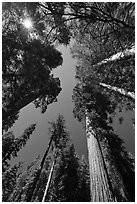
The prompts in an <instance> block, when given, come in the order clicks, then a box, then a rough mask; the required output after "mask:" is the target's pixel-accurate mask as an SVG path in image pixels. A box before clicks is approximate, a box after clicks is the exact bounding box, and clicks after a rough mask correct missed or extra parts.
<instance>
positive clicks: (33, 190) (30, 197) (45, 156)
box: [27, 135, 54, 202]
mask: <svg viewBox="0 0 137 204" xmlns="http://www.w3.org/2000/svg"><path fill="white" fill-rule="evenodd" d="M53 137H54V135H52V136H51V138H50V141H49V144H48V147H47V149H46V152H45V154H44V156H43V158H42V161H41V163H40V166H39V169H38V172H37V177H36V179H35V181H34V183H33V187H32V191H31V193H30V195H29V197H28V199H27V202H31V200H32V198H33V195H34V193H35V191H36V189H37V183H38V181H39V178H40V175H41V171H42V169H43V166H44V162H45V160H46V158H47V155H48V152H49V150H50V147H51V144H52V141H53Z"/></svg>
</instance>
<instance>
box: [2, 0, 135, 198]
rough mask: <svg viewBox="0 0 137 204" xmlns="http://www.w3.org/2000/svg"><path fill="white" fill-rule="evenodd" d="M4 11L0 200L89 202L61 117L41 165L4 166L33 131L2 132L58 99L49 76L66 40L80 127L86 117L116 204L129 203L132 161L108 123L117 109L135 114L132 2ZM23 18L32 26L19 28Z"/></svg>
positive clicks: (56, 83)
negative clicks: (27, 111)
mask: <svg viewBox="0 0 137 204" xmlns="http://www.w3.org/2000/svg"><path fill="white" fill-rule="evenodd" d="M2 12H3V13H2V14H3V25H2V26H3V29H2V44H3V46H2V80H3V81H2V85H3V87H2V97H3V102H2V104H3V109H2V122H3V125H2V128H3V133H4V134H3V139H2V140H3V150H2V157H3V160H2V162H3V201H42V200H44V201H89V200H90V193H91V192H89V175H88V165H87V164H86V162H85V161H84V159H83V160H82V161H81V162H80V161H79V159H78V157H77V155H76V153H75V149H74V146H73V145H72V144H71V142H70V141H69V137H68V134H67V133H66V131H63V129H64V119H63V118H62V117H60V116H59V118H58V119H57V123H56V122H55V123H52V124H51V126H52V128H51V130H50V131H51V140H50V142H49V146H48V148H47V151H46V152H45V155H44V157H43V159H42V161H40V159H37V160H36V161H35V162H34V163H32V164H31V165H30V166H29V167H28V168H27V170H26V171H25V172H24V173H21V166H22V164H18V165H15V166H13V167H10V162H9V161H10V159H11V158H12V157H16V156H17V155H18V152H19V150H20V149H21V148H22V147H23V146H24V145H25V144H26V142H27V140H28V139H29V138H30V135H31V134H32V133H33V131H34V130H35V126H36V124H33V125H31V126H30V127H29V128H28V129H26V130H25V131H24V133H23V135H22V136H21V137H18V138H16V137H15V136H14V134H13V133H12V132H8V130H9V128H10V127H11V126H12V125H13V124H14V123H15V121H16V120H17V119H18V117H19V111H20V110H21V109H22V108H23V107H25V106H27V105H28V104H29V103H31V102H33V103H34V104H35V107H36V108H37V107H40V108H41V112H42V113H44V112H45V111H46V109H47V106H48V104H50V103H53V102H56V101H57V96H58V94H59V93H60V91H61V86H60V80H59V79H58V78H55V77H54V76H53V75H52V70H53V69H54V68H57V67H58V66H60V65H61V64H62V62H63V59H62V56H61V53H60V52H59V51H58V50H57V49H56V46H57V45H59V44H64V45H69V42H70V40H71V39H74V41H75V43H74V45H73V47H72V48H71V52H72V55H73V57H75V58H76V59H77V66H76V79H77V85H76V86H75V88H74V91H73V96H72V98H73V101H74V104H75V108H74V116H75V117H77V118H78V120H79V121H84V122H85V111H87V112H88V117H89V119H90V121H91V124H90V126H92V128H93V130H94V131H95V135H96V137H97V138H98V141H99V144H100V146H101V148H102V149H101V151H102V152H103V155H104V160H105V165H106V167H107V169H108V174H109V177H110V180H111V183H112V184H113V186H112V187H113V190H114V192H116V197H117V200H119V201H124V199H125V197H126V199H127V200H130V201H134V159H133V158H131V156H130V155H129V154H128V153H127V151H126V150H125V149H124V146H123V141H122V140H121V139H120V138H119V137H118V136H117V135H116V134H115V133H114V131H113V128H112V126H111V124H110V123H112V122H113V116H114V114H115V112H116V110H117V109H119V110H120V111H122V108H123V107H126V108H127V109H128V110H129V109H130V110H133V109H134V99H135V97H134V92H135V80H134V75H135V69H134V68H135V49H134V47H135V4H134V3H133V2H121V3H119V2H103V3H100V2H42V3H41V2H3V6H2ZM26 17H28V18H30V19H31V20H32V22H33V26H32V28H31V29H30V30H28V29H26V28H25V27H24V26H23V24H22V22H23V20H24V19H25V18H26ZM59 124H62V129H61V130H60V128H59ZM57 130H58V131H57ZM60 131H63V132H60ZM55 135H56V136H55ZM106 149H107V151H106ZM49 152H50V154H49ZM89 160H90V158H89ZM118 175H119V176H118ZM90 176H91V175H90ZM60 178H61V179H60ZM119 178H121V179H120V181H119ZM90 180H91V178H90ZM121 182H122V183H121ZM48 185H49V186H48ZM68 186H69V187H70V188H69V187H68ZM119 186H124V195H123V191H122V190H121V189H120V188H119ZM74 195H75V196H74ZM43 196H44V197H43Z"/></svg>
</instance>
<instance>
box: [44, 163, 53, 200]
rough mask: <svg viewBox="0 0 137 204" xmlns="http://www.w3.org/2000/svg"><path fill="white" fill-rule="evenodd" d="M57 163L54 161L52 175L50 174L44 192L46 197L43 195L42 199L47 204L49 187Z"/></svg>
mask: <svg viewBox="0 0 137 204" xmlns="http://www.w3.org/2000/svg"><path fill="white" fill-rule="evenodd" d="M55 162H56V160H55V161H53V163H52V167H51V169H50V173H49V177H48V181H47V184H46V188H45V191H44V195H43V198H42V202H45V200H46V198H47V195H48V190H49V187H50V183H51V179H52V175H53V170H54V167H55Z"/></svg>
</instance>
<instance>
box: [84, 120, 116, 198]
mask: <svg viewBox="0 0 137 204" xmlns="http://www.w3.org/2000/svg"><path fill="white" fill-rule="evenodd" d="M89 123H90V121H89V119H88V116H86V134H87V145H88V157H89V172H90V192H91V202H115V201H116V198H115V197H114V194H113V192H112V188H111V186H110V182H109V178H108V175H107V172H106V169H105V168H104V162H103V158H102V154H101V152H100V148H99V145H98V141H97V139H96V137H95V136H96V135H95V132H94V131H93V129H92V128H91V127H90V126H89Z"/></svg>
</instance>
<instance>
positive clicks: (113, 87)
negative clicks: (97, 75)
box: [99, 83, 135, 100]
mask: <svg viewBox="0 0 137 204" xmlns="http://www.w3.org/2000/svg"><path fill="white" fill-rule="evenodd" d="M99 85H100V86H103V87H106V88H108V89H109V90H112V91H115V92H117V93H120V94H121V95H123V96H125V97H128V98H130V99H133V100H135V93H133V92H127V91H125V90H124V89H122V88H118V87H115V86H110V85H108V84H105V83H99Z"/></svg>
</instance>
